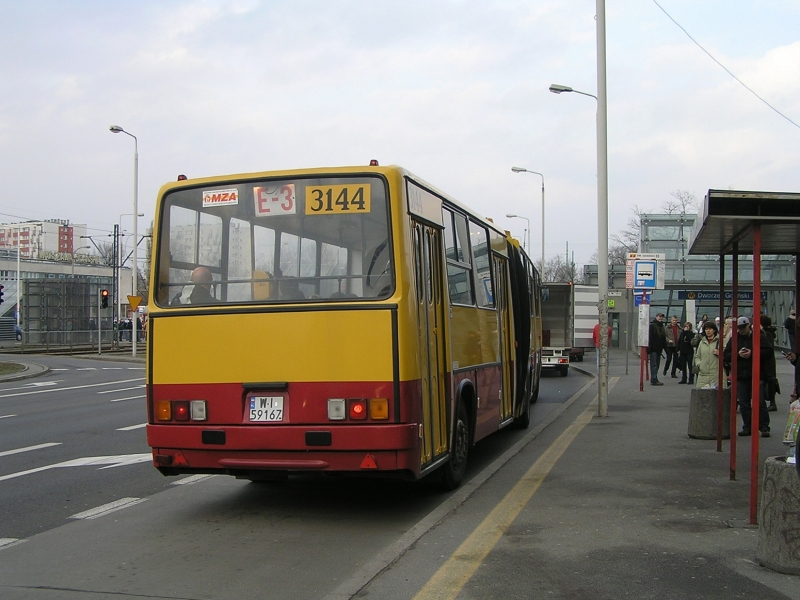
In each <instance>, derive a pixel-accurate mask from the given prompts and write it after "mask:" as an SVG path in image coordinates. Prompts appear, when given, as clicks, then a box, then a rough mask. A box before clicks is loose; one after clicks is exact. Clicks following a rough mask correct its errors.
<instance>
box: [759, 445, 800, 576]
mask: <svg viewBox="0 0 800 600" xmlns="http://www.w3.org/2000/svg"><path fill="white" fill-rule="evenodd" d="M798 498H800V478H798V477H797V471H796V470H795V466H794V465H791V464H788V463H787V462H786V457H785V456H773V457H770V458H768V459H767V460H766V461H765V462H764V480H763V483H762V484H761V506H760V510H759V518H758V523H759V526H758V549H757V551H756V558H757V559H758V562H759V563H760V564H761V565H762V566H764V567H767V568H768V569H772V570H773V571H778V572H779V573H787V574H789V575H800V536H798V535H797V510H798V504H797V499H798Z"/></svg>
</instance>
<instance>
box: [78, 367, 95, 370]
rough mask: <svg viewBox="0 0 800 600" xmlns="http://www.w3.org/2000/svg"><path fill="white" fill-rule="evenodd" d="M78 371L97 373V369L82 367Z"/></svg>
mask: <svg viewBox="0 0 800 600" xmlns="http://www.w3.org/2000/svg"><path fill="white" fill-rule="evenodd" d="M75 370H76V371H97V367H80V368H78V369H75Z"/></svg>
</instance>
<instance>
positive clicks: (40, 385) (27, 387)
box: [2, 379, 64, 392]
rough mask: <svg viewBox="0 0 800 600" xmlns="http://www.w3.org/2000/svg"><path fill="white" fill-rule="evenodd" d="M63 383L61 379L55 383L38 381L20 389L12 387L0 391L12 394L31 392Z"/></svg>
mask: <svg viewBox="0 0 800 600" xmlns="http://www.w3.org/2000/svg"><path fill="white" fill-rule="evenodd" d="M62 381H64V380H63V379H56V380H55V381H40V382H37V383H26V384H25V385H23V386H21V387H12V388H3V390H2V391H4V392H13V391H15V390H32V389H34V388H40V387H50V386H51V385H57V384H59V383H61V382H62Z"/></svg>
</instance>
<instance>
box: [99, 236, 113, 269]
mask: <svg viewBox="0 0 800 600" xmlns="http://www.w3.org/2000/svg"><path fill="white" fill-rule="evenodd" d="M96 247H97V253H98V254H99V255H100V262H101V264H103V265H104V266H106V267H113V266H114V244H112V243H111V242H100V243H99V244H96Z"/></svg>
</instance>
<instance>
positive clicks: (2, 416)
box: [0, 415, 17, 419]
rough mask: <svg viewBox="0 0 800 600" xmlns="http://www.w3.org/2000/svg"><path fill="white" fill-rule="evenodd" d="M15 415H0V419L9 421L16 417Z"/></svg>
mask: <svg viewBox="0 0 800 600" xmlns="http://www.w3.org/2000/svg"><path fill="white" fill-rule="evenodd" d="M16 416H17V415H0V419H9V418H11V417H16Z"/></svg>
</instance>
